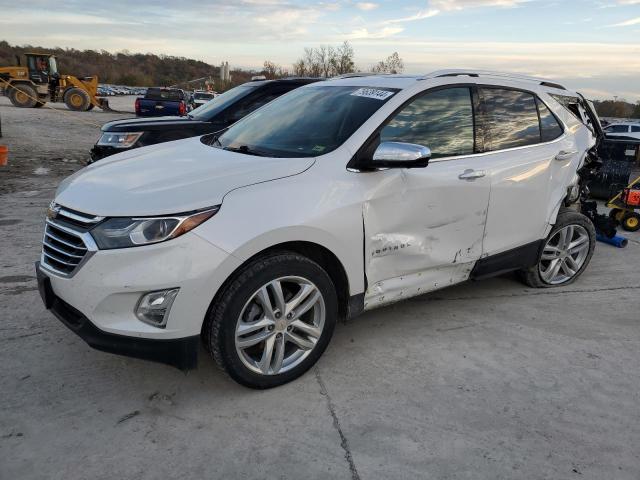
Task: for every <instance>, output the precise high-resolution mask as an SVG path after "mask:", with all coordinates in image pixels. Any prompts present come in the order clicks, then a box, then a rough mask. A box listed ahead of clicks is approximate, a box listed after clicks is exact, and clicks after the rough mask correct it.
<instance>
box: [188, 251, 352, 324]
mask: <svg viewBox="0 0 640 480" xmlns="http://www.w3.org/2000/svg"><path fill="white" fill-rule="evenodd" d="M277 252H294V253H298V254H300V255H303V256H305V257H307V258H309V259H310V260H313V261H314V262H316V263H317V264H318V265H320V266H321V267H322V268H323V269H324V270H325V271H326V272H327V274H328V275H329V277H330V278H331V281H332V282H333V284H334V285H335V287H336V294H337V296H338V314H339V317H340V319H346V318H348V317H349V316H350V315H352V314H355V313H359V312H357V311H356V312H354V311H353V310H354V308H353V307H352V306H351V305H352V302H351V290H350V284H349V277H348V275H347V271H346V269H345V267H344V265H343V264H342V262H341V261H340V259H339V258H338V257H337V255H336V254H335V253H333V252H332V251H331V250H330V249H329V248H327V247H325V246H323V245H321V244H319V243H316V242H312V241H308V240H292V241H286V242H280V243H276V244H273V245H271V246H269V247H266V248H264V249H262V250H260V251H259V252H255V253H253V254H252V255H251V256H249V257H248V258H247V259H246V260H244V261H243V262H242V263H241V264H240V265H239V266H238V267H236V268H235V270H233V272H232V273H231V274H230V275H228V276H227V278H226V279H225V281H224V282H223V283H222V285H220V288H218V290H217V291H216V293H215V295H214V297H213V299H212V300H211V303H210V305H209V308H208V309H207V313H206V315H205V319H204V321H203V322H202V329H201V333H202V332H204V331H205V329H206V327H207V321H208V319H209V318H210V317H211V315H210V312H211V309H212V308H213V307H214V305H215V304H216V302H217V301H218V299H219V298H220V296H221V295H223V293H224V291H225V290H226V289H227V287H228V285H229V284H230V283H231V282H233V281H234V280H235V279H236V277H237V276H238V275H239V274H240V273H241V272H242V271H243V270H244V269H245V268H246V267H247V265H249V264H251V263H252V262H254V261H255V260H257V259H259V258H262V257H265V256H268V255H271V254H274V253H277Z"/></svg>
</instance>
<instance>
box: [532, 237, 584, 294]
mask: <svg viewBox="0 0 640 480" xmlns="http://www.w3.org/2000/svg"><path fill="white" fill-rule="evenodd" d="M589 243H590V239H589V233H588V232H587V230H586V229H585V228H584V227H583V226H581V225H567V226H566V227H564V228H561V229H560V230H558V231H557V232H555V233H554V234H553V235H552V236H551V237H550V238H549V239H548V240H547V243H546V244H545V246H544V249H543V251H542V256H541V258H540V263H539V266H538V268H539V269H540V277H541V278H542V280H544V281H545V282H546V283H548V284H551V285H558V284H561V283H565V282H567V281H569V280H571V279H572V278H573V277H574V276H576V274H577V273H578V272H579V271H580V269H581V268H582V266H583V265H584V262H585V260H586V259H587V257H588V255H589V247H590V245H589Z"/></svg>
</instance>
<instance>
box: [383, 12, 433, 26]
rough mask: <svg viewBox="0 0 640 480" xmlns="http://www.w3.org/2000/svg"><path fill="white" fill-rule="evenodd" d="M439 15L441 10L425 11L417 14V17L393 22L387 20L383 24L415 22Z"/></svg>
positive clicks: (395, 19)
mask: <svg viewBox="0 0 640 480" xmlns="http://www.w3.org/2000/svg"><path fill="white" fill-rule="evenodd" d="M439 13H440V10H423V11H421V12H418V13H416V14H415V15H411V16H410V17H403V18H394V19H391V20H386V21H384V22H383V24H385V25H388V24H392V23H406V22H415V21H416V20H423V19H425V18H431V17H435V16H436V15H438V14H439Z"/></svg>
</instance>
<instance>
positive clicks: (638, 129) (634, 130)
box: [631, 125, 640, 133]
mask: <svg viewBox="0 0 640 480" xmlns="http://www.w3.org/2000/svg"><path fill="white" fill-rule="evenodd" d="M631 131H632V132H634V133H636V132H640V127H636V126H635V125H634V126H632V127H631Z"/></svg>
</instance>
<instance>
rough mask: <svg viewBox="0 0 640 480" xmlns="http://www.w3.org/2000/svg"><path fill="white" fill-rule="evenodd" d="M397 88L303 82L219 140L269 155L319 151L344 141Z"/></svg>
mask: <svg viewBox="0 0 640 480" xmlns="http://www.w3.org/2000/svg"><path fill="white" fill-rule="evenodd" d="M396 91H397V90H394V89H380V88H366V87H364V88H363V87H355V86H349V87H347V86H344V87H343V86H324V85H323V86H320V85H319V84H318V85H314V86H311V87H303V88H299V89H296V90H294V91H292V92H291V93H288V94H287V95H284V96H282V97H280V98H278V99H276V100H274V101H273V102H271V103H269V104H267V105H265V106H264V107H263V108H261V109H260V110H257V111H256V112H255V113H253V114H252V115H250V116H248V117H245V118H244V119H242V120H241V121H239V122H238V123H236V124H235V125H233V126H231V127H230V128H229V130H227V131H226V132H225V133H224V134H222V135H221V136H220V137H219V138H218V139H217V141H216V142H215V145H216V146H219V147H221V148H224V149H227V150H236V151H240V152H245V153H249V154H254V155H262V156H270V157H316V156H319V155H324V154H326V153H329V152H331V151H333V150H335V149H336V148H338V147H339V146H340V145H342V144H343V143H344V142H345V141H346V140H347V139H348V138H349V137H350V136H351V135H352V134H353V133H354V132H355V131H356V130H357V129H358V128H360V126H361V125H362V124H363V123H364V122H365V121H367V119H369V118H370V117H371V115H373V114H374V113H375V112H376V111H377V110H378V109H379V108H380V107H381V106H382V105H384V104H385V103H386V102H387V101H388V100H389V99H390V98H391V97H392V96H393V95H394V94H395V93H396Z"/></svg>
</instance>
